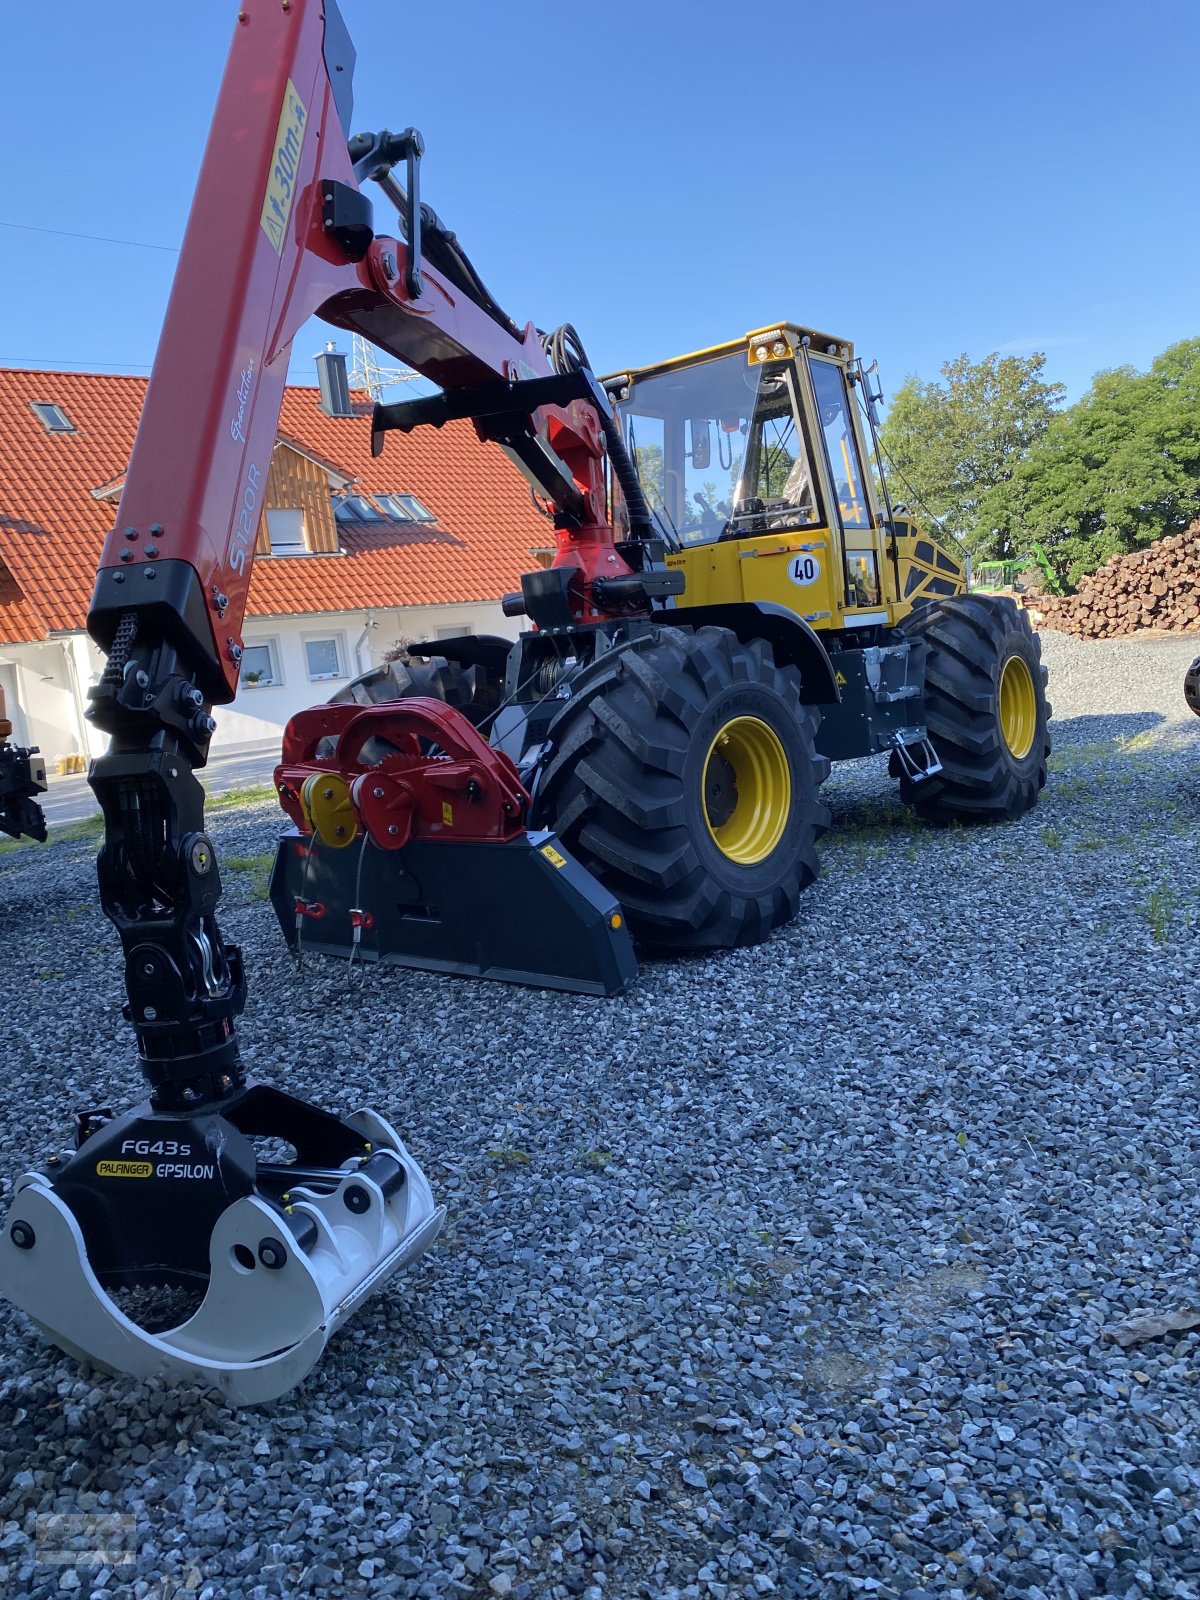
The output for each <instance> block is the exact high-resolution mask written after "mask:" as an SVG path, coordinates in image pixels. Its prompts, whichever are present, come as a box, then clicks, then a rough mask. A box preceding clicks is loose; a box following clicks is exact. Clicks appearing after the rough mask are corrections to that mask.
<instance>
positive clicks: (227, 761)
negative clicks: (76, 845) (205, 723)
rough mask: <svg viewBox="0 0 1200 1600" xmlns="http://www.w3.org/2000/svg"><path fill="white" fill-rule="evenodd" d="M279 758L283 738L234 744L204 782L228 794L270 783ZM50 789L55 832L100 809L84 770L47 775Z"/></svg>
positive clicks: (44, 800)
mask: <svg viewBox="0 0 1200 1600" xmlns="http://www.w3.org/2000/svg"><path fill="white" fill-rule="evenodd" d="M278 760H279V741H278V740H277V739H261V740H259V741H258V742H257V743H255V744H237V745H230V746H229V747H228V749H225V750H218V751H215V752H214V753H213V754H212V755H211V756H210V757H209V760H208V766H207V767H205V768H204V770H203V771H202V772H201V774H200V779H201V782H202V783H203V784H204V787H205V789H207V791H208V792H209V794H225V793H227V792H228V791H229V790H230V789H242V788H245V787H247V786H248V785H251V784H261V783H270V781H271V774H272V772H273V771H274V770H275V765H276V763H277V762H278ZM47 776H48V778H49V782H50V788H49V790H48V792H47V793H46V794H44V795H43V796H42V797H41V801H40V804H41V807H42V809H43V811H45V813H46V821H47V822H48V823H49V824H50V828H51V830H52V831H53V829H54V828H56V827H62V825H63V824H64V823H67V822H82V821H83V820H84V819H85V818H86V817H94V816H95V815H96V813H97V812H98V811H99V809H100V808H99V806H98V805H97V804H96V797H95V795H94V794H93V793H92V791H91V789H90V788H89V787H88V781H87V778H86V776H85V775H84V774H83V773H81V772H80V773H72V774H71V775H70V776H68V777H64V778H60V777H56V776H55V774H54V773H53V772H51V773H48V774H47Z"/></svg>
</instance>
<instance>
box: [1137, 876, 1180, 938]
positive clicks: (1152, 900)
mask: <svg viewBox="0 0 1200 1600" xmlns="http://www.w3.org/2000/svg"><path fill="white" fill-rule="evenodd" d="M1178 909H1179V901H1178V899H1177V897H1176V895H1175V892H1174V890H1173V889H1172V888H1171V886H1170V884H1169V883H1160V884H1158V885H1157V886H1156V887H1155V888H1153V889H1151V891H1150V894H1149V897H1148V898H1147V900H1146V903H1145V905H1144V906H1143V907H1142V910H1143V912H1144V913H1145V917H1146V921H1147V922H1148V923H1149V924H1150V936H1151V938H1152V939H1153V940H1154V942H1155V944H1166V942H1167V940H1168V939H1169V938H1170V937H1171V925H1172V923H1173V922H1174V920H1175V913H1176V911H1177V910H1178Z"/></svg>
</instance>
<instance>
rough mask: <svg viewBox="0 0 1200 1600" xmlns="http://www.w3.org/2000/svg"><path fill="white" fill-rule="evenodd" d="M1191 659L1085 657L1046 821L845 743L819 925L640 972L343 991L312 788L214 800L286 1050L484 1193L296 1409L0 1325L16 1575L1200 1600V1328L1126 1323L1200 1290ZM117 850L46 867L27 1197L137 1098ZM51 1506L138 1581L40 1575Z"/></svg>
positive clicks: (38, 855) (6, 995)
mask: <svg viewBox="0 0 1200 1600" xmlns="http://www.w3.org/2000/svg"><path fill="white" fill-rule="evenodd" d="M1192 654H1193V648H1192V645H1191V644H1190V643H1189V642H1188V641H1185V640H1180V639H1177V638H1156V637H1135V638H1133V639H1130V640H1121V641H1116V642H1110V643H1105V644H1085V643H1081V642H1079V641H1076V640H1072V639H1068V638H1066V637H1063V636H1060V635H1049V636H1047V639H1046V657H1047V660H1048V662H1049V664H1050V668H1051V694H1052V698H1053V700H1054V704H1055V710H1056V714H1057V715H1056V724H1055V755H1054V757H1053V762H1052V765H1053V769H1054V770H1053V774H1052V779H1051V785H1050V787H1049V789H1048V790H1047V792H1046V794H1045V796H1044V797H1043V800H1042V802H1041V804H1040V805H1039V806H1038V808H1037V809H1036V811H1035V812H1034V813H1033V814H1032V815H1030V816H1029V817H1027V818H1025V819H1023V820H1022V821H1021V822H1019V823H1017V824H1014V825H1011V826H1008V827H1003V828H995V829H989V830H986V831H983V832H979V831H961V830H952V831H942V832H937V833H935V832H930V831H926V830H924V829H922V828H919V827H916V826H914V825H913V824H912V823H911V822H910V821H909V820H908V818H907V815H906V814H905V813H902V812H901V811H900V810H899V808H898V806H897V804H896V802H895V800H894V799H893V789H892V785H891V784H890V783H889V782H888V779H887V777H886V775H885V773H884V772H883V771H882V770H881V769H880V767H878V766H876V765H874V764H858V765H856V766H854V767H846V768H843V769H840V770H839V771H838V772H837V773H836V775H835V778H834V780H833V781H832V783H831V786H830V792H831V799H832V804H833V809H834V829H833V831H832V832H831V834H830V835H829V837H828V840H827V841H826V846H825V851H824V873H823V876H822V877H821V879H820V881H819V883H818V884H817V885H816V887H815V888H814V889H813V890H812V891H810V893H809V894H808V896H807V899H806V903H805V907H804V911H803V914H802V916H801V917H800V919H799V920H798V921H797V922H796V923H795V924H794V925H793V926H792V927H791V928H789V929H787V930H785V931H784V932H783V933H781V934H780V935H778V936H776V937H775V938H774V939H773V940H772V941H771V942H770V943H769V944H768V945H766V946H765V947H760V948H758V949H755V950H750V951H743V952H738V953H735V954H731V955H725V956H721V957H717V958H713V959H708V960H689V961H680V962H675V963H671V964H667V963H658V964H654V965H651V966H648V967H646V968H644V969H643V971H642V973H641V975H640V977H639V979H638V982H637V984H636V985H635V987H634V989H633V991H632V992H631V993H630V994H629V995H628V996H627V997H626V998H624V999H623V1000H620V1001H603V1000H593V999H582V998H573V997H563V996H559V995H549V994H544V993H529V992H525V991H519V990H516V989H505V988H503V987H500V986H497V985H491V986H488V985H483V984H471V983H462V982H456V981H454V980H452V979H440V978H435V977H432V976H428V975H424V974H407V973H400V972H395V971H370V972H368V973H367V974H366V975H365V977H364V979H363V981H362V984H361V987H357V986H356V987H355V988H354V989H353V990H352V991H351V992H349V993H348V991H347V982H346V971H345V969H344V968H343V967H341V966H340V965H338V964H334V963H327V964H324V965H319V966H314V965H311V964H310V966H309V968H308V969H307V970H306V972H305V974H304V976H303V977H297V976H296V974H295V973H294V972H293V970H292V968H291V966H290V964H289V961H288V958H287V957H286V955H285V953H284V951H283V947H282V944H281V941H280V939H279V937H278V935H277V932H276V930H275V926H274V921H273V918H272V916H271V913H270V911H269V908H268V907H267V906H266V905H265V904H264V903H263V902H262V900H261V899H259V898H257V896H258V895H259V894H260V893H261V879H260V876H259V874H258V873H257V871H256V869H255V868H254V865H253V862H252V861H251V860H250V859H249V858H252V857H254V856H256V855H258V854H259V853H261V852H264V851H269V850H270V848H271V844H272V839H273V836H274V835H275V833H276V832H277V830H278V817H277V816H276V815H275V814H274V812H273V811H272V810H271V809H270V808H268V807H259V808H257V809H255V810H254V811H253V812H252V813H243V814H241V815H240V816H235V817H231V815H230V814H229V813H225V814H223V815H222V814H219V815H218V816H217V818H216V819H215V822H214V831H215V832H216V835H217V838H218V842H219V843H220V844H221V846H222V847H223V850H224V852H225V855H226V857H227V858H229V857H233V858H238V859H240V861H241V863H242V864H241V866H239V867H235V868H233V869H232V870H229V871H228V873H227V885H228V887H227V897H226V898H227V907H228V909H227V912H226V916H225V926H226V930H227V932H228V934H229V935H230V936H231V937H233V938H236V939H237V940H239V941H240V942H241V943H242V944H243V946H244V947H245V949H246V952H247V961H248V967H249V970H250V972H251V974H252V986H251V998H250V1003H249V1009H248V1012H247V1015H246V1019H245V1025H244V1029H243V1035H244V1047H245V1051H246V1054H247V1057H248V1059H249V1061H250V1062H251V1063H253V1065H254V1067H255V1069H256V1070H257V1071H259V1072H261V1073H262V1074H264V1075H273V1074H275V1073H284V1072H286V1081H287V1083H288V1085H289V1087H291V1088H292V1089H294V1090H297V1091H299V1092H301V1093H304V1094H307V1095H309V1096H312V1097H313V1098H316V1099H320V1100H324V1101H326V1102H327V1103H332V1104H335V1105H339V1106H341V1107H344V1108H350V1107H352V1106H353V1105H357V1104H363V1103H369V1104H373V1105H375V1106H377V1107H378V1108H379V1109H380V1110H381V1111H382V1112H383V1113H384V1115H385V1116H388V1117H390V1118H392V1119H393V1120H395V1121H396V1122H397V1124H398V1125H399V1126H400V1127H401V1129H403V1130H404V1132H405V1135H406V1137H407V1138H408V1140H409V1142H410V1144H411V1146H412V1148H413V1150H414V1152H415V1153H416V1154H417V1155H418V1156H419V1157H420V1158H421V1159H422V1161H423V1162H424V1163H425V1165H426V1169H427V1171H428V1172H429V1175H430V1177H431V1179H432V1181H433V1184H434V1187H435V1190H436V1192H437V1193H438V1194H439V1196H440V1197H441V1198H442V1199H443V1200H445V1201H446V1202H447V1203H448V1205H449V1208H450V1216H451V1221H450V1224H449V1227H448V1231H447V1234H446V1236H445V1238H444V1242H443V1243H442V1244H441V1245H440V1246H439V1247H438V1248H437V1249H436V1251H434V1252H433V1253H432V1254H431V1255H430V1256H428V1257H426V1258H425V1259H424V1260H423V1261H422V1262H421V1263H420V1264H419V1265H418V1266H417V1267H416V1268H415V1269H414V1270H413V1271H412V1272H410V1273H409V1274H408V1275H407V1276H406V1277H405V1278H404V1279H402V1280H401V1281H400V1282H399V1284H398V1285H396V1286H394V1287H393V1288H392V1289H390V1290H389V1291H388V1292H387V1293H386V1294H384V1295H383V1296H381V1297H378V1298H376V1299H375V1300H373V1301H371V1302H368V1304H367V1306H366V1307H365V1308H364V1309H363V1310H362V1311H360V1312H359V1314H358V1315H357V1316H356V1317H355V1319H354V1320H353V1322H352V1323H351V1324H350V1325H349V1327H348V1328H347V1329H346V1330H345V1331H344V1332H343V1333H342V1334H340V1335H339V1336H338V1337H337V1338H336V1339H335V1340H334V1342H333V1344H332V1345H331V1346H330V1348H329V1350H328V1351H327V1353H326V1356H325V1359H324V1361H323V1363H322V1364H321V1366H320V1367H319V1368H318V1369H317V1371H316V1373H315V1374H314V1375H313V1377H312V1378H310V1380H309V1381H308V1383H307V1384H306V1386H305V1387H304V1388H303V1389H302V1390H300V1391H299V1392H298V1393H296V1394H294V1395H292V1396H290V1397H288V1398H287V1399H286V1400H284V1401H281V1402H277V1403H275V1404H273V1405H270V1406H267V1407H265V1408H262V1409H260V1410H257V1411H244V1412H242V1413H240V1414H233V1413H231V1412H229V1411H227V1410H226V1409H224V1408H223V1406H222V1405H221V1404H220V1403H219V1402H218V1401H217V1400H215V1399H213V1398H211V1397H210V1396H208V1395H205V1394H200V1393H197V1392H191V1391H169V1392H162V1391H159V1390H151V1389H148V1388H146V1387H144V1386H139V1385H136V1384H133V1383H130V1382H128V1381H126V1380H122V1379H107V1378H104V1379H102V1378H97V1377H95V1376H91V1375H88V1374H86V1373H84V1372H82V1371H81V1369H80V1368H78V1367H77V1366H75V1365H74V1364H73V1363H72V1362H70V1361H69V1360H67V1359H66V1358H65V1357H62V1356H60V1355H59V1354H58V1353H57V1352H55V1351H54V1350H52V1349H49V1348H47V1347H46V1346H44V1345H43V1344H41V1343H40V1342H39V1341H38V1340H37V1339H36V1338H35V1337H34V1336H33V1334H32V1332H31V1330H30V1328H29V1326H28V1324H26V1323H25V1321H24V1319H23V1318H22V1317H21V1316H20V1315H18V1314H17V1313H15V1312H13V1311H11V1310H10V1309H8V1308H4V1309H2V1310H0V1591H4V1592H7V1593H10V1594H19V1595H22V1596H24V1595H44V1594H50V1593H54V1592H57V1591H58V1590H63V1589H66V1590H70V1589H72V1588H78V1589H79V1590H80V1591H81V1593H84V1594H86V1593H88V1592H89V1591H90V1592H103V1593H105V1594H114V1593H122V1594H125V1593H132V1594H134V1595H137V1596H142V1595H154V1596H164V1597H166V1596H169V1595H176V1594H188V1593H196V1594H199V1595H207V1596H213V1597H214V1600H218V1597H219V1600H227V1597H228V1600H236V1597H241V1596H245V1597H249V1600H266V1597H268V1596H277V1595H284V1596H292V1595H303V1594H307V1593H319V1594H329V1595H342V1594H346V1595H349V1594H366V1593H367V1592H369V1593H370V1594H371V1595H373V1596H383V1595H401V1596H464V1597H465V1596H479V1597H482V1600H488V1597H490V1596H493V1595H495V1596H505V1595H511V1596H514V1597H517V1600H526V1597H538V1600H541V1597H547V1600H557V1597H565V1596H583V1597H584V1600H624V1597H626V1596H629V1597H634V1596H655V1597H658V1596H661V1597H666V1600H670V1597H675V1596H680V1597H684V1596H686V1597H693V1596H697V1597H705V1596H715V1597H718V1600H719V1597H721V1596H729V1597H733V1596H742V1595H748V1596H749V1595H769V1594H774V1593H779V1594H781V1595H801V1596H805V1595H820V1596H830V1597H834V1596H837V1597H840V1596H849V1595H858V1594H868V1595H876V1596H880V1597H896V1596H903V1597H905V1600H919V1597H920V1596H924V1595H929V1596H938V1597H950V1600H955V1597H959V1596H975V1597H980V1600H991V1597H995V1600H1011V1597H1025V1596H1028V1597H1030V1600H1040V1597H1043V1596H1044V1597H1048V1600H1052V1597H1060V1596H1062V1597H1070V1596H1083V1597H1086V1596H1091V1595H1094V1594H1116V1595H1127V1596H1129V1595H1138V1596H1142V1595H1146V1596H1153V1597H1160V1596H1184V1597H1195V1596H1197V1595H1200V1515H1198V1507H1200V1438H1198V1431H1197V1430H1198V1423H1200V1403H1198V1393H1197V1389H1198V1383H1197V1375H1198V1371H1200V1331H1194V1332H1190V1333H1189V1332H1179V1333H1175V1334H1173V1335H1171V1336H1168V1337H1165V1338H1164V1337H1160V1338H1157V1339H1153V1340H1151V1341H1149V1342H1146V1343H1143V1344H1141V1345H1137V1346H1134V1347H1133V1348H1131V1349H1128V1350H1127V1349H1124V1348H1122V1347H1121V1346H1120V1345H1118V1344H1117V1343H1114V1342H1112V1341H1110V1340H1109V1339H1107V1338H1104V1337H1102V1331H1103V1330H1104V1329H1105V1328H1106V1327H1110V1326H1111V1325H1113V1324H1115V1323H1117V1322H1119V1321H1121V1320H1122V1319H1125V1318H1128V1317H1129V1316H1131V1315H1132V1314H1133V1313H1134V1312H1135V1311H1138V1310H1142V1309H1146V1308H1153V1309H1160V1310H1162V1309H1166V1310H1179V1309H1180V1308H1184V1307H1187V1306H1189V1305H1191V1304H1198V1303H1200V1283H1198V1281H1197V1279H1198V1266H1200V1262H1198V1252H1200V1238H1198V1236H1197V1232H1196V1216H1197V1198H1198V1196H1200V1119H1198V1118H1197V1079H1196V1073H1195V1050H1196V1037H1197V1020H1198V1009H1200V998H1198V996H1197V989H1196V984H1195V982H1194V973H1195V970H1196V960H1195V941H1196V923H1197V913H1198V911H1200V899H1198V896H1200V855H1198V852H1197V842H1198V838H1200V806H1198V801H1197V795H1198V793H1200V761H1198V759H1197V758H1198V756H1200V723H1197V721H1196V720H1195V719H1194V718H1193V717H1191V715H1190V713H1189V712H1188V711H1187V709H1186V707H1185V706H1184V704H1183V701H1182V696H1181V688H1180V684H1181V678H1182V674H1183V671H1184V668H1185V666H1186V665H1187V663H1188V661H1189V660H1190V659H1191V656H1192ZM93 848H94V845H93V844H90V843H87V842H79V843H71V842H66V841H64V842H61V843H60V844H58V845H56V846H51V847H49V848H46V849H37V850H35V849H32V848H30V849H20V850H13V851H9V852H6V853H3V854H0V942H2V949H3V963H2V971H0V1015H2V1016H3V1017H4V1019H5V1021H6V1023H7V1046H8V1048H7V1055H6V1061H5V1067H6V1073H5V1093H6V1097H7V1101H8V1107H9V1109H8V1111H7V1114H6V1116H5V1119H4V1125H3V1128H2V1129H0V1171H2V1172H3V1175H4V1184H5V1194H4V1195H3V1196H2V1197H0V1198H2V1199H3V1200H4V1201H5V1203H6V1201H7V1192H8V1189H9V1188H10V1185H11V1178H12V1176H13V1175H14V1174H15V1173H16V1172H18V1171H19V1170H20V1169H21V1167H22V1166H23V1165H24V1164H26V1163H27V1162H28V1160H29V1159H30V1158H32V1157H33V1156H34V1155H37V1154H39V1153H45V1152H46V1151H48V1150H50V1149H53V1148H56V1147H58V1146H59V1144H60V1142H61V1140H62V1137H63V1129H64V1125H65V1124H66V1122H67V1118H68V1113H69V1112H70V1111H71V1109H72V1108H74V1107H76V1106H78V1105H88V1104H94V1103H95V1102H96V1100H97V1098H103V1099H111V1100H113V1101H114V1102H115V1103H117V1104H123V1103H128V1102H131V1101H132V1100H134V1099H135V1098H138V1097H140V1083H139V1080H138V1077H137V1074H136V1069H135V1067H134V1063H133V1049H132V1044H131V1039H130V1036H129V1034H128V1032H127V1030H126V1028H125V1025H124V1024H123V1023H122V1022H121V1020H120V1014H119V990H120V978H119V967H118V962H117V958H116V954H115V940H114V937H113V936H112V935H111V933H110V931H109V930H108V928H107V926H106V924H105V923H104V922H103V920H102V918H101V917H100V915H99V913H98V911H97V910H96V909H95V907H94V905H93V900H92V878H91V869H90V864H89V858H90V856H91V853H92V850H93ZM51 1513H63V1514H66V1515H68V1516H78V1515H80V1514H85V1515H86V1514H95V1515H98V1516H101V1517H104V1518H108V1519H116V1518H125V1519H132V1521H129V1522H126V1523H121V1522H117V1521H108V1522H105V1523H103V1524H101V1525H99V1528H100V1531H99V1532H93V1533H92V1534H91V1535H90V1537H91V1538H92V1539H93V1541H99V1542H104V1541H107V1542H108V1543H110V1544H114V1545H119V1544H120V1543H121V1541H122V1540H123V1539H124V1540H127V1544H128V1548H129V1549H130V1552H131V1554H133V1557H134V1559H133V1564H131V1565H128V1566H123V1567H113V1568H101V1567H96V1566H88V1565H82V1566H79V1567H75V1566H61V1565H60V1566H54V1565H47V1564H43V1563H41V1562H39V1561H36V1560H35V1559H34V1557H35V1556H38V1555H42V1556H44V1555H47V1554H50V1553H52V1549H51V1547H52V1545H53V1543H54V1541H55V1539H58V1540H60V1541H61V1540H62V1539H64V1538H66V1537H67V1535H68V1534H69V1533H70V1531H71V1528H72V1527H74V1526H75V1525H73V1524H71V1525H64V1527H63V1528H61V1529H59V1530H58V1531H57V1532H56V1531H55V1528H56V1525H54V1524H52V1523H50V1522H47V1521H45V1520H43V1521H41V1522H39V1521H38V1518H39V1516H41V1517H42V1518H46V1517H47V1516H48V1514H51ZM126 1530H128V1531H126ZM39 1540H40V1541H41V1542H40V1543H39V1542H37V1541H39Z"/></svg>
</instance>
